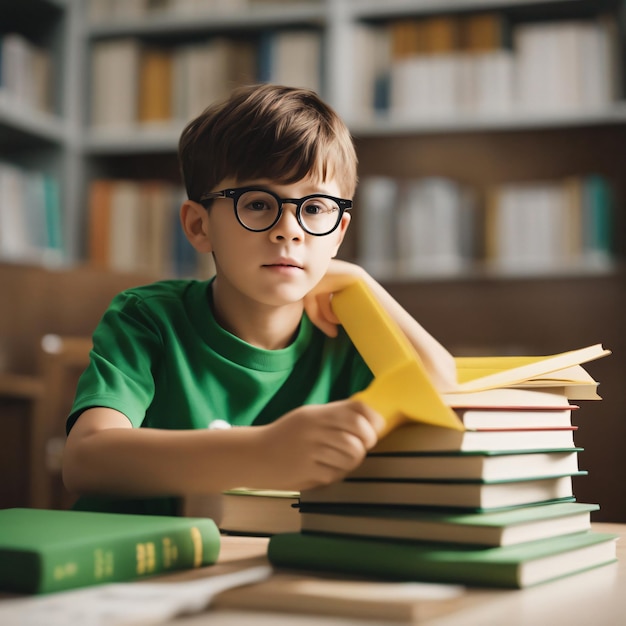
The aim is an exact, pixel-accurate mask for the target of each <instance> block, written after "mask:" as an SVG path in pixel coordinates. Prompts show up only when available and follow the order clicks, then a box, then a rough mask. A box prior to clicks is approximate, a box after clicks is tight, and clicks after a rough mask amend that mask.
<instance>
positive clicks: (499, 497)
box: [300, 472, 586, 511]
mask: <svg viewBox="0 0 626 626" xmlns="http://www.w3.org/2000/svg"><path fill="white" fill-rule="evenodd" d="M585 474H586V472H576V475H581V476H584V475H585ZM572 497H573V491H572V477H571V475H567V476H558V477H542V478H538V479H531V480H507V481H492V482H485V481H473V482H470V481H464V482H462V481H455V482H453V481H441V480H439V481H435V480H433V481H424V480H421V481H420V480H415V481H408V480H402V481H400V480H395V481H392V480H344V481H340V482H336V483H331V484H329V485H323V486H321V487H314V488H312V489H305V490H304V491H302V492H301V494H300V502H301V503H302V504H310V503H313V502H319V503H324V504H326V503H328V504H333V503H334V504H374V505H381V506H382V505H385V506H422V507H440V508H443V507H446V508H452V509H467V510H472V511H488V510H493V509H499V508H504V507H511V506H521V505H528V504H539V503H541V502H550V501H553V500H561V499H563V498H572Z"/></svg>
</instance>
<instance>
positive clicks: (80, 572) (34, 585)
mask: <svg viewBox="0 0 626 626" xmlns="http://www.w3.org/2000/svg"><path fill="white" fill-rule="evenodd" d="M219 549H220V536H219V531H218V529H217V526H216V525H215V522H214V521H213V520H211V519H202V520H197V519H195V520H193V521H192V520H190V523H189V526H187V527H184V528H183V527H181V528H177V529H175V530H171V531H169V532H152V533H146V534H145V535H143V536H136V537H130V538H126V539H123V540H122V539H116V540H115V541H111V542H107V541H106V540H102V541H100V542H98V543H89V544H85V545H82V546H76V547H75V548H72V549H67V548H64V549H60V550H52V551H49V552H45V553H42V555H41V556H40V562H39V572H38V573H39V577H38V579H37V578H34V579H33V580H31V581H30V584H27V585H26V586H27V587H29V589H27V590H26V591H27V592H29V593H51V592H56V591H64V590H68V589H74V588H78V587H87V586H91V585H96V584H102V583H110V582H123V581H130V580H137V579H141V578H146V577H148V576H153V575H155V574H159V573H161V572H167V571H170V570H181V569H189V568H196V567H201V566H203V565H210V564H212V563H215V561H216V560H217V556H218V554H219Z"/></svg>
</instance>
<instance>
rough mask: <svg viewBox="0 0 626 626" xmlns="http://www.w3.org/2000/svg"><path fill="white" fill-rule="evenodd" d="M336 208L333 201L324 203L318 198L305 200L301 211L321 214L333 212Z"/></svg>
mask: <svg viewBox="0 0 626 626" xmlns="http://www.w3.org/2000/svg"><path fill="white" fill-rule="evenodd" d="M337 210H338V208H337V206H336V205H335V204H334V203H329V204H324V203H323V202H320V201H318V200H315V201H311V202H307V203H306V204H305V205H304V206H303V207H302V212H303V213H306V214H307V215H323V214H325V213H334V212H335V211H337Z"/></svg>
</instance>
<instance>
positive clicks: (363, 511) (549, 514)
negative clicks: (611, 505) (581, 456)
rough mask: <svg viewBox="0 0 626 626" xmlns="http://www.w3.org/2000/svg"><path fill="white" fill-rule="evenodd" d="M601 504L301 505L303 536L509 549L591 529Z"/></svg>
mask: <svg viewBox="0 0 626 626" xmlns="http://www.w3.org/2000/svg"><path fill="white" fill-rule="evenodd" d="M599 508H600V507H599V506H598V505H597V504H584V503H580V502H556V503H551V504H542V505H537V506H525V507H520V508H512V509H508V510H504V511H496V512H487V513H453V512H450V511H435V510H417V509H409V508H395V509H392V508H389V507H375V506H369V507H368V506H358V505H354V506H348V505H343V506H342V505H321V504H318V505H315V504H309V505H304V504H303V505H302V508H301V512H300V517H301V518H302V531H303V532H318V533H331V534H340V535H353V536H354V535H356V536H363V537H379V538H386V539H406V540H413V541H436V542H448V543H461V544H475V545H482V546H507V545H515V544H519V543H524V542H526V541H536V540H538V539H546V538H548V537H557V536H560V535H566V534H571V533H576V532H583V531H587V530H590V529H591V512H592V511H597V510H598V509H599Z"/></svg>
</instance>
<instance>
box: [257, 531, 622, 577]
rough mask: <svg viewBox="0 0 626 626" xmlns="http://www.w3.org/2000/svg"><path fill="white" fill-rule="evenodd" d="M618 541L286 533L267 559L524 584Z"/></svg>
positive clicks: (574, 567)
mask: <svg viewBox="0 0 626 626" xmlns="http://www.w3.org/2000/svg"><path fill="white" fill-rule="evenodd" d="M615 539H616V535H613V534H609V533H597V532H593V531H589V532H584V533H576V534H573V535H564V536H561V537H551V538H549V539H540V540H538V541H532V542H526V543H523V544H519V545H515V546H505V547H496V548H477V547H472V546H459V545H453V544H429V543H411V542H407V541H386V540H378V539H364V538H353V537H337V536H331V535H316V534H312V533H285V534H279V535H274V536H273V537H271V538H270V541H269V547H268V558H269V560H270V562H271V563H272V564H273V565H274V566H276V567H289V568H296V569H297V568H300V569H302V568H305V569H309V570H321V571H326V572H338V573H345V574H358V575H362V576H375V577H376V578H389V579H394V580H406V581H428V582H444V583H459V584H465V585H474V586H490V587H509V588H522V587H529V586H531V585H536V584H539V583H542V582H546V581H548V580H553V579H556V578H560V577H562V576H566V575H570V574H573V573H576V572H581V571H584V570H587V569H591V568H593V567H598V566H600V565H605V564H608V563H612V562H614V561H615V559H616V556H615V555H616V546H615V543H616V542H615Z"/></svg>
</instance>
